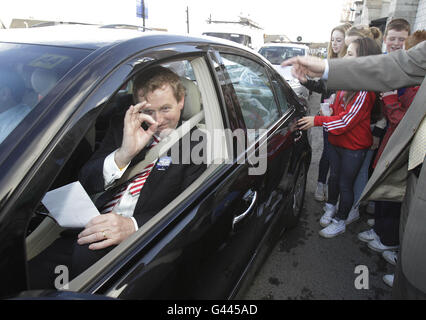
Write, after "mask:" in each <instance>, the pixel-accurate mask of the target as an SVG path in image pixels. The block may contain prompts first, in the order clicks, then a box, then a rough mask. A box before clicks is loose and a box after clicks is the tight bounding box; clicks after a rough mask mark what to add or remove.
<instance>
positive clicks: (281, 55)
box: [259, 43, 309, 99]
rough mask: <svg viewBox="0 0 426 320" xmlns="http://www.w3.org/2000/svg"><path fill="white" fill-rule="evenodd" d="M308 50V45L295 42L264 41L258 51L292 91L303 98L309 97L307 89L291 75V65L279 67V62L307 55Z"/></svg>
mask: <svg viewBox="0 0 426 320" xmlns="http://www.w3.org/2000/svg"><path fill="white" fill-rule="evenodd" d="M308 51H309V47H308V46H306V45H302V44H296V43H266V44H264V45H263V46H262V47H261V48H260V49H259V53H260V54H261V55H262V56H264V57H265V58H266V59H267V60H268V61H269V62H270V63H271V64H272V65H273V66H274V68H275V70H277V71H278V73H279V74H280V75H281V76H282V77H283V78H284V79H285V80H286V81H287V82H288V84H289V85H290V86H291V88H292V89H293V90H294V92H295V93H296V94H297V95H298V96H299V97H301V98H304V99H308V98H309V90H308V89H306V88H305V87H304V86H303V85H302V84H301V83H300V82H299V80H297V79H296V78H294V77H293V76H292V75H291V66H290V67H281V63H282V62H283V61H284V60H287V59H289V58H292V57H295V56H307V55H308Z"/></svg>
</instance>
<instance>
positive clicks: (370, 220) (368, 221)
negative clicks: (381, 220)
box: [367, 219, 376, 227]
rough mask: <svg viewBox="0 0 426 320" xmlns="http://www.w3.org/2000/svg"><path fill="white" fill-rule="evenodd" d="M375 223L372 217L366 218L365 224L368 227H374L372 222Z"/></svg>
mask: <svg viewBox="0 0 426 320" xmlns="http://www.w3.org/2000/svg"><path fill="white" fill-rule="evenodd" d="M375 223H376V220H374V219H368V220H367V224H368V225H369V226H370V227H374V224H375Z"/></svg>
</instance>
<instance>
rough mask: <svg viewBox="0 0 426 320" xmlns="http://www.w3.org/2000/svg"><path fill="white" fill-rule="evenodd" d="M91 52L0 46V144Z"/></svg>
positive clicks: (50, 47) (22, 45)
mask: <svg viewBox="0 0 426 320" xmlns="http://www.w3.org/2000/svg"><path fill="white" fill-rule="evenodd" d="M90 52H91V50H83V49H73V48H60V47H53V46H38V45H30V44H12V43H0V93H1V95H2V97H4V99H1V100H0V143H1V142H2V141H3V140H4V139H5V138H6V137H7V136H8V135H9V134H10V132H12V130H13V129H15V127H16V126H18V124H19V123H20V122H21V121H22V120H23V119H24V118H25V117H26V116H27V114H28V113H30V111H31V110H32V109H33V108H34V107H35V106H36V105H37V104H38V103H39V102H40V100H41V99H43V97H44V96H46V95H47V94H48V92H49V91H50V90H51V89H52V88H53V87H54V86H55V85H56V83H57V82H58V81H59V79H61V78H62V76H63V75H64V74H65V73H66V72H67V71H68V70H70V69H71V68H72V67H73V66H74V65H76V64H77V63H78V62H79V61H81V60H82V59H83V58H84V57H86V56H87V55H88V54H89V53H90Z"/></svg>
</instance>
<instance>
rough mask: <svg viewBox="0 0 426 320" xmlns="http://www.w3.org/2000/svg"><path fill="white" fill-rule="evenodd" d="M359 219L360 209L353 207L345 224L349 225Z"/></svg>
mask: <svg viewBox="0 0 426 320" xmlns="http://www.w3.org/2000/svg"><path fill="white" fill-rule="evenodd" d="M358 219H359V209H358V207H357V208H352V209H351V211H349V214H348V217H347V218H346V220H345V224H346V225H349V224H351V223H352V222H354V221H357V220H358Z"/></svg>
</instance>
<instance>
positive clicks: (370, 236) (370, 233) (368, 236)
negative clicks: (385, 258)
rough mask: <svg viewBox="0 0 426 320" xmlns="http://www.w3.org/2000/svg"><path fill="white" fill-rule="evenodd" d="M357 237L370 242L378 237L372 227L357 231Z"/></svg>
mask: <svg viewBox="0 0 426 320" xmlns="http://www.w3.org/2000/svg"><path fill="white" fill-rule="evenodd" d="M358 239H359V240H361V241H364V242H370V241H373V240H375V239H379V236H378V235H377V233H376V232H375V231H374V230H373V229H370V230H367V231H364V232H360V233H358Z"/></svg>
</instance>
